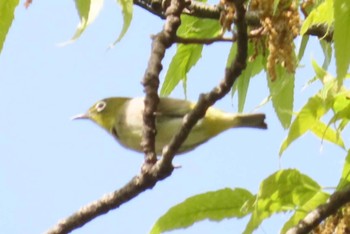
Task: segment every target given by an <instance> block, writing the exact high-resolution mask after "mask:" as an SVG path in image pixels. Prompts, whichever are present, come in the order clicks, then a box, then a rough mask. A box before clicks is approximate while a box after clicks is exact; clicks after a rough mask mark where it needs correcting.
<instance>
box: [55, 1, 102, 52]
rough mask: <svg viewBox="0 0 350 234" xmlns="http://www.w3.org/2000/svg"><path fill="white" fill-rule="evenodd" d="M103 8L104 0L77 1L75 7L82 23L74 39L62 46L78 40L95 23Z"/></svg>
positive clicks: (62, 44)
mask: <svg viewBox="0 0 350 234" xmlns="http://www.w3.org/2000/svg"><path fill="white" fill-rule="evenodd" d="M102 6H103V0H75V7H76V8H77V11H78V14H79V18H80V23H79V24H78V26H77V30H76V31H75V33H74V35H73V37H72V38H71V39H70V40H69V41H67V42H63V43H61V44H60V45H61V46H64V45H67V44H69V43H72V42H74V41H75V40H77V39H78V38H79V37H80V36H81V34H83V32H84V31H85V29H86V28H87V26H89V25H90V24H91V23H92V22H94V21H95V19H96V18H97V16H98V14H99V13H100V11H101V9H102Z"/></svg>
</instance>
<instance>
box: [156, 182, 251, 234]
mask: <svg viewBox="0 0 350 234" xmlns="http://www.w3.org/2000/svg"><path fill="white" fill-rule="evenodd" d="M252 198H253V195H252V194H251V193H250V192H249V191H247V190H245V189H241V188H236V189H233V190H232V189H228V188H226V189H221V190H218V191H215V192H207V193H204V194H200V195H196V196H193V197H190V198H188V199H186V200H185V201H184V202H182V203H180V204H178V205H176V206H174V207H172V208H170V209H169V210H168V211H167V213H166V214H164V215H163V216H162V217H160V218H159V219H158V220H157V222H156V223H155V224H154V226H153V227H152V230H151V232H150V233H151V234H156V233H161V232H165V231H170V230H174V229H178V228H186V227H189V226H191V225H193V224H194V223H195V222H198V221H202V220H204V219H210V220H213V221H220V220H222V219H225V218H233V217H235V218H241V217H244V216H245V215H247V214H248V210H247V209H243V206H244V205H245V204H246V203H247V202H248V201H249V200H251V199H252Z"/></svg>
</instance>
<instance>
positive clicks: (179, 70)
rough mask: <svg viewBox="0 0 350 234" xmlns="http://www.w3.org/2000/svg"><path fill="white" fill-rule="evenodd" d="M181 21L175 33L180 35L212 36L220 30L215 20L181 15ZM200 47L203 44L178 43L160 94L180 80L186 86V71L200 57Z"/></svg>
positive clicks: (167, 90)
mask: <svg viewBox="0 0 350 234" xmlns="http://www.w3.org/2000/svg"><path fill="white" fill-rule="evenodd" d="M181 22H182V23H181V26H180V28H179V29H178V31H177V34H178V35H179V36H181V37H192V38H208V37H214V36H215V35H217V34H218V33H219V32H220V30H221V26H220V24H219V22H218V21H217V20H211V19H200V18H196V17H192V16H186V15H181ZM202 49H203V45H184V44H179V45H178V46H177V51H176V54H175V55H174V57H173V59H172V61H171V62H170V65H169V69H168V71H167V74H166V75H165V79H164V83H163V85H162V88H161V91H160V94H161V95H162V96H167V95H169V94H170V93H171V92H172V91H173V89H174V88H175V87H176V86H177V85H178V83H179V82H180V81H183V82H184V85H185V86H186V84H185V82H186V80H187V73H188V72H189V71H190V70H191V68H192V67H193V66H194V65H196V63H197V62H198V60H199V59H200V58H201V56H202Z"/></svg>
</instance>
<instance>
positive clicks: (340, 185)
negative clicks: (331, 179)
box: [337, 150, 350, 190]
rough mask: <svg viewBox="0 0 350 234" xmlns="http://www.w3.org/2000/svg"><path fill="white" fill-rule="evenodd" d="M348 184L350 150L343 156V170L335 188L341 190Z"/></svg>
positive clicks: (349, 182)
mask: <svg viewBox="0 0 350 234" xmlns="http://www.w3.org/2000/svg"><path fill="white" fill-rule="evenodd" d="M349 184H350V150H349V151H348V155H347V156H346V158H345V163H344V167H343V172H342V174H341V178H340V181H339V183H338V186H337V190H342V189H343V188H345V187H347V186H348V185H349Z"/></svg>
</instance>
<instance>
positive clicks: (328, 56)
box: [320, 40, 332, 70]
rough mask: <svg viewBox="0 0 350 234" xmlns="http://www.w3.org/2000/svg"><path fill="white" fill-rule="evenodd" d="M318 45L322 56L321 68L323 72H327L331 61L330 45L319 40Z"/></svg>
mask: <svg viewBox="0 0 350 234" xmlns="http://www.w3.org/2000/svg"><path fill="white" fill-rule="evenodd" d="M320 45H321V48H322V51H323V54H324V61H323V64H322V68H323V69H324V70H327V69H328V66H329V64H330V63H331V60H332V44H331V43H329V42H326V41H324V40H320Z"/></svg>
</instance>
